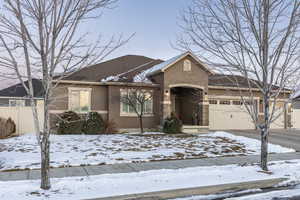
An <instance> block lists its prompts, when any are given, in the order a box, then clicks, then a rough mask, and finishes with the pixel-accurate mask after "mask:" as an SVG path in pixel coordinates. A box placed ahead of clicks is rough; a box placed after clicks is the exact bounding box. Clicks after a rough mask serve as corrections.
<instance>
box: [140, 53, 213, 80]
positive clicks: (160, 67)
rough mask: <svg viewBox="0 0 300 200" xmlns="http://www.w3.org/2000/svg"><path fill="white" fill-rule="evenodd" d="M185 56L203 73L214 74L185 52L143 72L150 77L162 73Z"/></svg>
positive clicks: (195, 57)
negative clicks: (192, 60) (189, 57)
mask: <svg viewBox="0 0 300 200" xmlns="http://www.w3.org/2000/svg"><path fill="white" fill-rule="evenodd" d="M187 56H191V57H192V58H193V59H194V60H195V61H196V62H197V63H198V64H199V65H200V66H201V67H202V68H204V70H205V71H207V72H209V73H210V74H214V72H213V71H212V70H211V69H210V68H209V67H208V66H206V65H205V64H204V63H202V62H201V61H200V60H199V59H198V58H197V56H195V55H194V54H193V53H191V52H189V51H188V52H185V53H183V54H180V55H178V56H175V57H173V58H170V59H169V60H167V61H165V62H162V63H160V64H158V65H155V66H153V67H152V68H149V69H148V70H147V72H145V73H146V74H147V76H152V75H154V74H157V73H160V72H164V71H166V70H167V69H168V68H169V67H172V66H173V65H174V64H175V63H177V62H178V61H180V60H182V59H184V58H186V57H187Z"/></svg>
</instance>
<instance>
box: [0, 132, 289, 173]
mask: <svg viewBox="0 0 300 200" xmlns="http://www.w3.org/2000/svg"><path fill="white" fill-rule="evenodd" d="M0 144H2V146H4V147H2V149H1V150H0V160H1V162H0V171H1V170H2V171H3V170H11V169H25V168H39V167H40V151H39V147H38V145H37V144H36V138H35V135H33V134H27V135H23V136H20V137H14V138H9V139H5V140H0ZM269 148H270V152H271V153H284V152H293V151H294V150H293V149H288V148H284V147H281V146H279V145H273V144H270V146H269ZM259 152H260V142H259V141H258V140H255V139H250V138H246V137H241V136H234V135H232V134H230V133H226V132H215V133H208V134H199V135H177V136H176V135H164V134H161V133H153V134H150V133H147V134H145V135H143V136H139V135H128V134H117V135H51V166H52V167H60V166H78V165H98V164H114V163H122V162H145V161H153V160H171V159H187V158H206V157H217V156H234V155H250V154H259Z"/></svg>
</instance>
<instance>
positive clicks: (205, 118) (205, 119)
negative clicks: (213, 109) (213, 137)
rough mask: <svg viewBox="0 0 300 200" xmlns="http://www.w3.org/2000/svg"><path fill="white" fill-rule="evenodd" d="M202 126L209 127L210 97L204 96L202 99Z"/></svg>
mask: <svg viewBox="0 0 300 200" xmlns="http://www.w3.org/2000/svg"><path fill="white" fill-rule="evenodd" d="M201 104H202V124H201V125H202V126H209V101H208V95H207V94H204V95H203V99H202V102H201Z"/></svg>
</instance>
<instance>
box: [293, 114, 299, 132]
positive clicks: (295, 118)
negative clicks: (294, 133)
mask: <svg viewBox="0 0 300 200" xmlns="http://www.w3.org/2000/svg"><path fill="white" fill-rule="evenodd" d="M292 125H293V128H296V129H300V109H293V112H292Z"/></svg>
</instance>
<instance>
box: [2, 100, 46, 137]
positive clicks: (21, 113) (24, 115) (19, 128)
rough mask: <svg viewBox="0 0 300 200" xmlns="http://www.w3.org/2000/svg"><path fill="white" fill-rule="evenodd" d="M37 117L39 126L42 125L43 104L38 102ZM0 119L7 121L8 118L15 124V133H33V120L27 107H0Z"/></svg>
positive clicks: (29, 108) (30, 110)
mask: <svg viewBox="0 0 300 200" xmlns="http://www.w3.org/2000/svg"><path fill="white" fill-rule="evenodd" d="M37 105H38V116H39V122H40V126H42V125H43V123H44V107H43V102H42V101H38V103H37ZM0 117H2V118H6V119H8V118H9V117H10V118H11V119H12V120H13V121H14V122H15V123H16V133H17V134H25V133H34V120H33V115H32V109H31V107H29V106H26V107H25V106H18V107H9V106H7V107H0Z"/></svg>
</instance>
